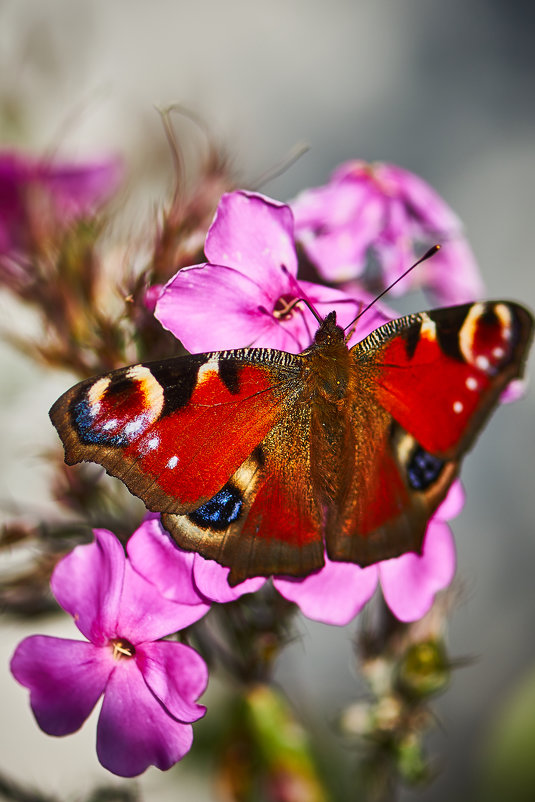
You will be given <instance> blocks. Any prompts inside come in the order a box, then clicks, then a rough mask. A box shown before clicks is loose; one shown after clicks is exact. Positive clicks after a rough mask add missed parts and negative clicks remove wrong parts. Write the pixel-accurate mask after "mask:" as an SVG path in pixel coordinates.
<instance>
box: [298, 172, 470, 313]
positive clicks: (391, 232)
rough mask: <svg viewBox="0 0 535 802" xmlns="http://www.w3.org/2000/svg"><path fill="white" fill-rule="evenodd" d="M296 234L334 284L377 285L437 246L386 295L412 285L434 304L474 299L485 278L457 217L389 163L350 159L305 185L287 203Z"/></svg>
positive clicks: (412, 176)
mask: <svg viewBox="0 0 535 802" xmlns="http://www.w3.org/2000/svg"><path fill="white" fill-rule="evenodd" d="M291 208H292V211H293V213H294V217H295V230H296V236H297V238H298V239H299V241H300V242H301V244H302V246H303V247H304V249H305V251H306V253H307V255H308V257H309V258H310V259H311V261H312V262H313V263H314V264H315V265H316V267H317V269H318V271H319V273H320V274H321V275H322V276H323V277H324V278H325V279H326V280H327V281H331V282H336V283H344V282H350V281H353V280H354V279H360V283H361V284H362V283H364V282H365V281H366V279H367V276H366V271H367V268H374V269H375V271H376V273H377V274H378V275H377V276H376V275H375V273H374V279H377V280H376V283H375V285H374V287H375V289H376V290H380V289H382V288H384V287H386V286H388V285H390V284H391V283H392V282H394V281H395V280H396V279H397V278H399V277H400V276H401V274H402V273H403V272H404V271H405V270H407V268H408V267H410V265H411V264H412V263H413V262H415V261H416V259H417V258H419V257H420V256H422V255H423V253H425V251H426V250H427V249H428V248H429V247H431V246H432V245H435V244H437V243H438V244H440V245H441V246H442V248H441V250H440V251H439V253H438V254H436V255H435V256H434V257H433V258H432V259H430V260H428V261H427V262H425V263H423V264H422V265H419V266H418V267H417V268H416V269H415V270H414V271H413V272H412V273H410V274H409V276H407V277H406V278H405V279H404V280H403V281H402V282H400V283H399V284H398V285H397V286H396V287H395V288H393V290H392V292H393V293H394V294H396V293H397V294H400V293H405V292H407V291H408V290H409V289H412V288H414V287H416V286H421V287H423V288H424V289H425V290H426V291H428V292H429V294H430V296H431V299H432V301H433V303H435V302H436V303H439V304H441V305H447V304H455V303H463V302H465V301H473V300H475V299H476V298H479V297H480V296H481V295H482V294H483V291H484V287H483V282H482V279H481V277H480V274H479V270H478V267H477V264H476V261H475V258H474V255H473V253H472V250H471V248H470V246H469V244H468V242H467V240H466V239H465V237H464V236H463V234H462V227H461V223H460V221H459V219H458V218H457V216H456V215H455V214H454V212H453V211H452V209H451V208H450V207H449V206H448V205H447V204H446V203H445V201H444V200H442V198H441V197H440V196H439V195H438V194H437V193H436V192H435V190H434V189H432V188H431V187H430V186H429V184H427V183H426V182H425V181H424V180H423V179H421V178H419V177H418V176H417V175H415V174H414V173H411V172H409V171H408V170H404V169H402V168H401V167H397V166H396V165H393V164H382V163H374V164H367V163H366V162H363V161H350V162H346V163H345V164H342V165H340V167H338V168H337V169H336V170H335V171H334V173H333V174H332V176H331V178H330V181H329V182H328V184H326V185H325V186H321V187H316V188H314V189H307V190H304V191H303V192H302V193H301V194H300V195H298V196H297V198H295V200H294V201H293V202H292V203H291Z"/></svg>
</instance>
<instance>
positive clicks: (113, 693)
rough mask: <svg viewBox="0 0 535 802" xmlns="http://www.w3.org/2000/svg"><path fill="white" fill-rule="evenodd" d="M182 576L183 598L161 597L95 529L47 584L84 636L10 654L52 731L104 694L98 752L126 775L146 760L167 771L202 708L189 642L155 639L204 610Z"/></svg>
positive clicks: (34, 640)
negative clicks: (90, 539) (198, 702)
mask: <svg viewBox="0 0 535 802" xmlns="http://www.w3.org/2000/svg"><path fill="white" fill-rule="evenodd" d="M180 580H181V582H182V587H183V592H182V594H181V596H182V598H181V603H177V602H174V601H170V600H168V599H165V598H164V597H163V596H162V595H161V594H160V593H159V592H158V590H157V589H156V587H155V586H154V585H153V584H152V583H150V582H148V581H147V580H146V579H144V578H143V577H142V576H141V575H140V574H139V573H137V572H136V571H135V570H134V569H133V568H132V566H131V565H130V563H129V561H128V560H127V559H126V557H125V554H124V550H123V548H122V546H121V544H120V543H119V541H118V540H117V538H116V537H115V536H114V535H113V534H112V533H111V532H108V531H107V530H104V529H101V530H96V531H95V541H94V542H93V543H91V544H90V545H87V546H78V547H77V548H75V549H74V550H73V551H72V552H71V553H70V554H69V555H67V556H66V557H65V558H64V559H63V560H61V562H59V563H58V565H57V566H56V568H55V570H54V573H53V576H52V580H51V587H52V591H53V593H54V595H55V597H56V599H57V600H58V602H59V603H60V605H61V606H62V607H63V608H64V609H65V610H66V611H67V612H68V613H70V614H71V615H72V616H73V618H74V621H75V623H76V626H77V627H78V629H79V630H80V632H81V633H82V634H83V635H84V637H85V638H86V639H87V640H86V641H79V640H67V639H63V638H55V637H49V636H45V635H33V636H31V637H29V638H26V639H25V640H23V641H22V642H21V643H20V644H19V646H18V647H17V649H16V651H15V653H14V655H13V658H12V660H11V671H12V672H13V674H14V676H15V678H16V679H17V680H18V682H20V683H21V684H22V685H24V686H25V687H27V688H29V690H30V703H31V706H32V709H33V712H34V715H35V718H36V719H37V723H38V724H39V726H40V727H41V729H43V730H44V731H45V732H47V733H49V734H50V735H67V734H69V733H72V732H75V731H76V730H78V729H79V728H80V727H81V725H82V724H83V722H84V721H85V719H86V718H87V717H88V716H89V714H90V713H91V711H92V709H93V708H94V706H95V705H96V703H97V701H98V700H99V698H100V697H101V696H103V701H102V707H101V711H100V715H99V719H98V726H97V755H98V758H99V760H100V762H101V763H102V765H103V766H104V767H105V768H107V769H109V770H110V771H112V772H114V773H115V774H119V775H121V776H124V777H132V776H135V775H137V774H140V773H141V772H143V771H144V770H145V769H146V768H147V767H148V766H149V765H155V766H157V767H158V768H160V769H162V770H165V769H168V768H170V767H171V766H172V765H173V764H174V763H176V761H177V760H180V759H181V758H182V757H183V756H184V755H185V754H186V752H188V750H189V749H190V747H191V743H192V737H193V736H192V726H191V722H193V721H196V720H197V719H199V718H200V717H201V716H203V715H204V713H205V708H204V707H202V706H201V705H198V704H197V703H196V700H197V698H198V697H199V696H200V694H201V693H202V692H203V691H204V689H205V687H206V683H207V677H208V675H207V668H206V665H205V663H204V661H203V660H202V658H201V657H200V656H199V655H198V654H197V653H196V652H195V651H194V650H193V649H191V648H190V647H189V646H185V645H183V644H182V643H177V642H174V641H167V640H161V638H163V637H165V636H166V635H169V634H171V633H174V632H176V631H177V630H179V629H181V628H183V627H185V626H188V625H189V624H191V623H193V622H194V621H196V620H198V619H199V618H200V617H201V616H202V615H204V613H205V612H206V611H207V610H208V605H207V604H206V602H205V600H203V599H201V598H200V596H199V594H198V593H196V592H195V590H194V588H193V585H192V580H191V573H190V574H189V576H188V573H187V571H184V572H183V573H182V575H181V577H180ZM184 602H185V603H184Z"/></svg>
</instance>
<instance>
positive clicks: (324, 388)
mask: <svg viewBox="0 0 535 802" xmlns="http://www.w3.org/2000/svg"><path fill="white" fill-rule="evenodd" d="M302 356H303V357H304V359H305V377H304V378H305V384H306V385H307V387H308V391H309V396H310V399H311V400H312V399H314V400H315V401H316V403H319V404H320V405H321V403H322V402H328V403H329V404H334V405H335V406H339V405H340V403H341V402H343V400H344V399H345V398H346V396H347V389H348V383H349V377H350V364H351V357H350V355H349V350H348V348H347V345H346V342H345V335H344V330H343V329H342V328H341V327H340V326H338V325H337V323H336V312H330V313H329V314H328V315H327V317H326V318H325V320H324V321H323V322H322V324H321V326H320V327H319V329H318V331H317V332H316V336H315V337H314V342H313V344H312V345H311V346H310V348H308V349H307V350H306V351H303V353H302Z"/></svg>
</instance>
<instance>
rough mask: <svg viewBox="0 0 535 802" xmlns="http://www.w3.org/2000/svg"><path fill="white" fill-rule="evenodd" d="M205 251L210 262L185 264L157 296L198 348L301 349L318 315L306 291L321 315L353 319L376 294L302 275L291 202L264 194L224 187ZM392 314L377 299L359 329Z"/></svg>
mask: <svg viewBox="0 0 535 802" xmlns="http://www.w3.org/2000/svg"><path fill="white" fill-rule="evenodd" d="M205 253H206V256H207V258H208V260H209V262H208V263H206V264H202V265H194V266H193V267H188V268H184V269H183V270H180V271H179V272H178V273H177V274H176V276H174V277H173V278H172V279H171V280H170V281H169V282H168V283H167V285H166V286H165V288H164V290H163V292H162V293H161V295H160V297H159V298H158V301H157V303H156V312H155V315H156V317H157V318H158V320H159V321H160V323H161V324H162V325H163V326H164V327H165V328H166V329H168V330H169V331H171V332H172V333H173V334H174V335H175V337H178V339H179V340H181V341H182V343H183V344H184V346H185V347H186V348H187V349H188V350H189V351H192V352H202V351H211V350H216V349H217V350H224V349H227V348H240V347H244V346H248V345H253V344H254V345H256V346H268V347H270V348H278V349H280V350H285V351H290V352H292V353H296V352H299V351H302V350H303V349H304V348H306V347H307V346H308V345H310V343H311V342H312V340H313V337H314V333H315V331H316V329H317V327H318V322H317V320H316V319H315V317H314V315H313V314H312V312H311V311H310V310H309V309H308V308H307V307H306V306H305V305H304V304H302V303H301V304H299V305H297V306H292V305H293V303H294V301H296V300H299V299H307V300H308V301H309V302H310V303H311V304H312V305H313V306H314V307H315V308H316V309H317V311H318V312H319V313H320V315H322V316H325V315H326V314H327V313H328V312H331V311H332V310H336V312H337V317H338V323H339V325H341V326H346V325H347V324H349V323H350V322H351V321H352V320H353V319H354V318H355V317H356V315H357V314H358V312H359V311H360V309H361V308H362V307H363V306H364V305H366V304H367V303H368V301H369V300H370V297H369V296H367V295H366V293H364V292H362V291H360V293H359V298H358V300H354V299H353V298H350V297H349V296H348V295H346V294H345V293H343V292H341V291H340V290H337V289H333V288H330V287H324V286H320V285H317V284H311V283H310V282H308V281H299V280H298V279H297V254H296V250H295V242H294V221H293V215H292V212H291V209H290V208H289V207H288V206H286V205H285V204H283V203H278V202H277V201H274V200H271V199H270V198H266V197H264V196H263V195H258V194H255V193H252V192H243V191H239V192H231V193H228V194H226V195H223V197H222V198H221V201H220V203H219V206H218V208H217V212H216V215H215V218H214V222H213V223H212V225H211V227H210V230H209V231H208V235H207V237H206V244H205ZM389 319H390V316H389V315H387V314H385V313H384V312H380V311H379V309H377V307H374V310H373V311H371V312H370V313H369V314H368V315H366V319H365V322H362V325H361V324H360V323H359V336H360V337H362V336H364V333H368V331H371V330H372V329H374V328H377V326H379V325H381V324H382V323H384V322H385V321H386V320H389ZM364 326H366V327H367V328H366V331H365V332H363V327H364Z"/></svg>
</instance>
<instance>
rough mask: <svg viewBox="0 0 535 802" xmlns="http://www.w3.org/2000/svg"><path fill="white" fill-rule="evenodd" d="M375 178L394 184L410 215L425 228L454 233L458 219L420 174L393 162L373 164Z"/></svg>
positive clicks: (458, 222)
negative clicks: (375, 173) (376, 176)
mask: <svg viewBox="0 0 535 802" xmlns="http://www.w3.org/2000/svg"><path fill="white" fill-rule="evenodd" d="M373 167H374V170H375V171H376V172H377V175H378V177H379V179H380V180H381V181H383V182H385V184H386V185H387V186H388V185H390V186H391V187H392V188H395V190H396V193H397V194H398V197H400V198H401V199H402V200H403V202H404V203H405V205H406V206H407V210H408V211H409V212H410V214H411V216H412V217H413V218H414V219H415V220H416V221H418V223H419V225H421V226H422V227H425V228H427V229H428V230H429V231H434V232H435V234H438V233H439V232H442V233H447V234H449V235H450V236H451V235H453V234H458V233H459V231H460V229H461V223H460V220H459V218H458V217H457V215H456V214H455V212H454V211H453V209H452V208H451V207H450V206H449V205H448V204H447V203H446V201H444V200H443V199H442V198H441V197H440V195H439V194H438V192H436V191H435V190H434V189H433V187H431V186H430V184H428V183H427V181H424V179H423V178H420V176H418V175H416V174H415V173H411V172H410V171H409V170H405V169H404V168H403V167H398V166H397V165H395V164H377V165H374V166H373Z"/></svg>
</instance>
